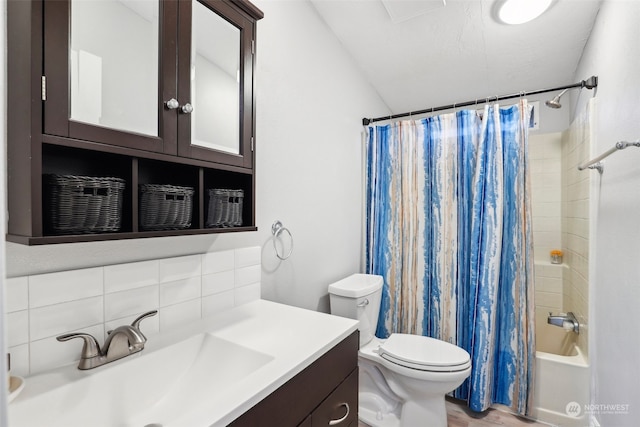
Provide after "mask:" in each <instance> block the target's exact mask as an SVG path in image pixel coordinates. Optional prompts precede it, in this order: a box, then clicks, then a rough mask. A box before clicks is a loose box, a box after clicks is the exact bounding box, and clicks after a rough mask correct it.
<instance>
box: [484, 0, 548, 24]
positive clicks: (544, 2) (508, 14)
mask: <svg viewBox="0 0 640 427" xmlns="http://www.w3.org/2000/svg"><path fill="white" fill-rule="evenodd" d="M551 3H553V0H502V1H499V2H498V4H497V14H498V19H499V20H500V21H501V22H504V23H505V24H511V25H516V24H524V23H525V22H529V21H531V20H534V19H536V18H537V17H538V16H540V15H542V14H543V13H544V12H545V11H546V10H547V9H549V6H551Z"/></svg>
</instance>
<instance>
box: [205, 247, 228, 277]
mask: <svg viewBox="0 0 640 427" xmlns="http://www.w3.org/2000/svg"><path fill="white" fill-rule="evenodd" d="M234 268H235V253H234V251H233V250H228V251H220V252H210V253H206V254H203V255H202V274H212V273H219V272H221V271H229V270H233V269H234Z"/></svg>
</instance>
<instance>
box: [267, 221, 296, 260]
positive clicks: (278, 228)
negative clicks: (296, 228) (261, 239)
mask: <svg viewBox="0 0 640 427" xmlns="http://www.w3.org/2000/svg"><path fill="white" fill-rule="evenodd" d="M283 231H286V232H287V234H289V239H290V240H291V247H290V248H289V253H287V254H286V255H285V254H284V253H283V254H282V255H280V252H278V245H276V240H278V237H279V236H280V234H282V232H283ZM271 234H273V249H274V250H275V251H276V256H277V257H278V258H280V259H281V260H283V261H284V260H285V259H287V258H289V257H290V256H291V253H293V236H292V235H291V232H290V231H289V229H288V228H286V227H284V226H283V225H282V223H281V222H280V221H276V222H274V223H273V225H272V226H271ZM283 248H284V247H283Z"/></svg>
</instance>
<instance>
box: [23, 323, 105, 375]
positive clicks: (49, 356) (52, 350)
mask: <svg viewBox="0 0 640 427" xmlns="http://www.w3.org/2000/svg"><path fill="white" fill-rule="evenodd" d="M82 331H83V332H86V333H88V334H91V335H93V336H94V337H95V338H96V339H97V340H98V341H99V342H101V343H102V342H104V335H103V333H102V325H94V326H87V327H83V328H82ZM82 346H83V342H82V340H80V339H74V340H71V341H65V342H59V341H58V340H56V338H55V337H49V338H45V339H41V340H37V341H32V342H31V348H30V351H29V355H30V358H29V362H30V367H31V374H35V373H38V372H42V371H46V370H48V369H53V368H56V367H58V366H63V365H68V364H70V363H77V361H78V360H79V359H80V352H81V351H82Z"/></svg>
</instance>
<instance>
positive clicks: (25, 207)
mask: <svg viewBox="0 0 640 427" xmlns="http://www.w3.org/2000/svg"><path fill="white" fill-rule="evenodd" d="M82 3H87V2H79V4H82ZM101 3H104V2H101ZM116 3H118V4H119V6H118V7H121V6H120V3H122V4H126V3H131V2H116ZM133 3H138V4H142V3H146V4H147V5H148V4H151V3H150V2H133ZM196 3H197V5H198V7H204V8H205V9H202V10H204V11H205V12H204V13H211V14H215V16H218V17H219V18H217V19H220V18H221V19H222V20H224V22H226V23H228V25H229V26H230V28H232V29H233V31H235V32H236V33H237V34H238V43H237V49H238V51H237V55H238V58H239V59H238V61H237V62H238V73H237V98H238V99H237V101H236V102H234V103H233V105H231V106H229V108H228V109H227V110H229V111H227V112H226V114H231V116H233V115H237V117H238V120H237V127H238V129H237V131H236V130H234V132H235V133H234V135H236V137H237V142H238V144H237V145H238V147H237V150H235V152H234V151H233V150H224V149H223V150H217V149H215V148H211V147H207V146H206V144H204V145H203V144H200V145H197V144H193V135H192V127H193V126H192V124H191V121H192V120H194V119H195V115H194V114H193V113H192V112H191V111H189V110H186V111H184V109H183V107H184V106H185V105H188V106H189V107H190V108H192V107H191V105H192V104H194V105H195V108H196V109H198V104H197V101H196V102H195V103H194V100H193V99H192V98H194V97H195V95H194V93H193V91H192V87H191V85H192V82H193V81H195V80H193V78H192V77H193V74H194V70H193V68H194V67H193V66H192V64H191V63H192V52H195V50H194V48H193V46H192V39H194V38H192V34H191V33H192V27H193V25H192V22H191V21H192V7H193V5H194V4H196ZM72 7H73V3H72V1H71V0H44V1H43V0H9V1H8V2H7V17H8V19H7V27H8V28H7V30H8V36H7V39H8V50H7V54H8V83H9V84H8V91H7V92H8V105H11V106H12V107H11V108H9V109H8V144H7V145H8V147H7V151H8V164H7V166H8V205H9V224H8V235H7V239H8V240H10V241H14V242H18V243H24V244H47V243H60V242H75V241H93V240H113V239H123V238H138V237H152V236H166V235H178V234H202V233H217V232H228V231H249V230H255V229H256V228H255V175H254V164H255V159H254V155H253V153H254V144H255V132H254V129H255V123H254V113H255V111H254V102H253V101H254V65H255V28H256V22H257V20H259V19H261V18H262V16H263V15H262V12H261V11H260V10H259V9H257V8H256V7H255V6H253V5H252V4H251V3H249V2H247V1H245V0H178V1H176V0H160V1H159V2H158V4H157V10H155V9H152V10H151V11H148V12H146V11H144V10H135V11H134V12H135V13H132V15H136V16H137V18H136V19H138V18H140V17H142V18H145V19H146V15H149V16H150V17H151V18H150V19H153V20H155V21H154V22H155V23H154V24H153V25H155V26H154V27H152V28H151V30H149V31H151V32H150V33H149V31H147V32H146V33H145V35H144V37H146V38H144V37H143V36H141V37H143V38H144V40H146V41H145V42H148V43H150V44H151V45H152V48H151V49H145V48H144V46H142V50H140V47H138V50H137V51H136V50H135V49H133V48H132V49H128V47H129V46H128V42H127V40H126V39H127V38H130V37H125V38H124V39H123V38H122V37H120V38H119V37H118V36H119V35H120V36H121V34H120V33H122V32H123V31H121V30H119V28H118V27H116V28H115V29H114V30H113V36H111V35H109V34H108V33H105V31H107V30H108V28H107V29H106V30H103V31H102V32H101V31H99V30H98V29H97V28H96V29H95V31H92V30H93V29H92V28H89V30H90V32H93V33H95V34H97V36H96V37H97V41H96V44H100V45H109V46H110V47H109V49H110V53H111V52H114V54H123V55H124V56H122V58H125V59H126V60H123V59H119V58H120V57H116V58H115V59H113V58H109V57H108V55H102V56H100V55H96V54H95V52H93V51H92V47H91V46H89V47H85V46H80V47H79V48H73V49H72V34H71V33H72V32H73V31H74V30H73V28H75V27H73V25H72V24H73V22H72V18H71V10H72ZM91 7H93V6H91ZM96 13H98V12H96ZM75 16H76V17H77V16H80V12H78V13H77V14H76V15H75ZM102 18H103V17H102V15H98V17H97V18H96V19H97V20H98V21H100V20H102ZM142 18H140V19H142ZM76 19H78V18H76ZM104 19H105V20H106V17H105V18H104ZM123 21H124V20H116V22H118V26H124V25H125V23H124V22H123ZM135 22H136V21H133V23H130V24H129V25H131V26H133V27H134V28H135V25H136V24H135ZM194 25H195V24H194ZM76 33H77V34H80V36H82V31H81V30H78V31H76ZM149 34H151V37H149ZM80 36H79V37H80ZM205 36H206V35H205ZM202 40H203V39H202V37H201V38H200V44H201V45H209V44H211V45H212V46H215V45H216V43H217V44H218V45H222V42H221V41H220V40H219V39H215V38H213V37H209V38H205V39H204V40H205V41H204V42H203V41H202ZM131 44H133V42H131ZM111 45H113V46H111ZM114 46H115V48H114ZM149 50H151V51H153V52H152V53H153V55H149V58H147V59H146V60H147V63H150V64H151V68H150V69H149V70H151V71H148V70H146V69H143V70H142V72H140V70H138V74H139V76H138V77H136V78H135V79H134V78H133V77H131V81H128V79H127V76H129V75H133V73H134V72H135V71H136V68H139V66H138V65H137V63H135V61H134V59H136V57H137V56H139V55H137V53H136V52H141V51H143V52H147V51H149ZM156 50H157V51H156ZM127 55H128V56H127ZM129 61H133V62H132V64H129ZM127 66H128V67H129V68H127ZM82 70H84V74H82V73H81V71H82ZM87 70H88V71H87ZM114 70H115V71H114ZM74 73H76V74H74ZM103 73H104V74H107V73H111V74H113V78H112V80H114V81H115V82H116V83H119V84H118V85H117V86H113V84H112V85H111V86H108V85H107V83H104V85H105V87H104V88H103V87H102V86H101V85H102V83H101V82H97V83H96V79H98V77H99V76H101V75H102V74H103ZM123 75H124V77H123ZM96 76H97V77H96ZM85 77H87V78H85ZM147 77H148V78H147ZM136 79H137V80H136ZM146 80H150V81H151V82H150V83H149V82H147V81H146ZM105 82H106V79H105ZM107 86H108V87H107ZM120 86H122V87H120ZM83 90H84V92H83ZM137 92H141V93H143V92H144V93H143V94H142V95H140V94H138V93H137ZM75 93H80V98H79V99H80V101H77V102H76V101H75V100H76V99H77V98H74V96H75V95H74V94H75ZM209 93H210V92H208V93H207V94H198V98H199V99H200V100H201V101H206V100H207V97H209V96H210V95H209ZM128 95H131V97H129V96H128ZM136 97H137V98H136ZM130 98H131V99H130ZM140 98H142V99H143V100H144V102H137V99H140ZM72 99H73V102H72ZM169 100H175V101H176V102H177V108H176V107H175V106H171V105H168V104H170V103H168V101H169ZM201 104H203V105H204V104H206V102H201ZM222 107H223V108H222V109H223V110H224V109H225V108H224V107H225V106H224V105H223V106H222ZM139 117H141V119H138V118H139ZM136 120H138V122H140V123H142V124H141V125H140V126H139V125H138V122H136ZM129 122H131V123H129ZM134 122H135V123H134ZM200 122H206V120H200ZM213 134H214V135H215V132H213ZM213 147H215V144H214V145H213ZM47 174H58V175H86V176H108V177H116V178H121V179H123V180H124V181H125V182H126V187H125V191H124V200H123V203H122V221H121V223H122V226H121V229H120V231H118V232H110V233H100V234H66V235H53V234H49V232H48V231H47V228H46V227H45V226H44V224H45V223H46V219H47V217H46V215H47V212H46V206H44V202H43V200H45V199H46V194H45V193H46V192H47V191H48V190H47V188H46V186H45V185H44V184H43V177H44V176H45V175H47ZM143 184H168V185H183V186H188V187H192V188H193V189H194V191H195V193H194V197H193V206H192V208H193V209H192V211H193V216H192V221H191V226H190V227H188V228H186V229H180V230H164V231H145V230H144V229H142V228H141V227H140V224H139V215H140V212H139V210H140V206H139V205H140V203H139V202H140V194H139V193H140V190H139V188H140V186H141V185H143ZM213 188H228V189H237V190H242V191H243V194H244V203H243V213H242V221H241V222H242V226H236V227H228V228H207V227H206V224H207V221H206V218H207V214H208V206H209V204H208V190H209V189H213Z"/></svg>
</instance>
